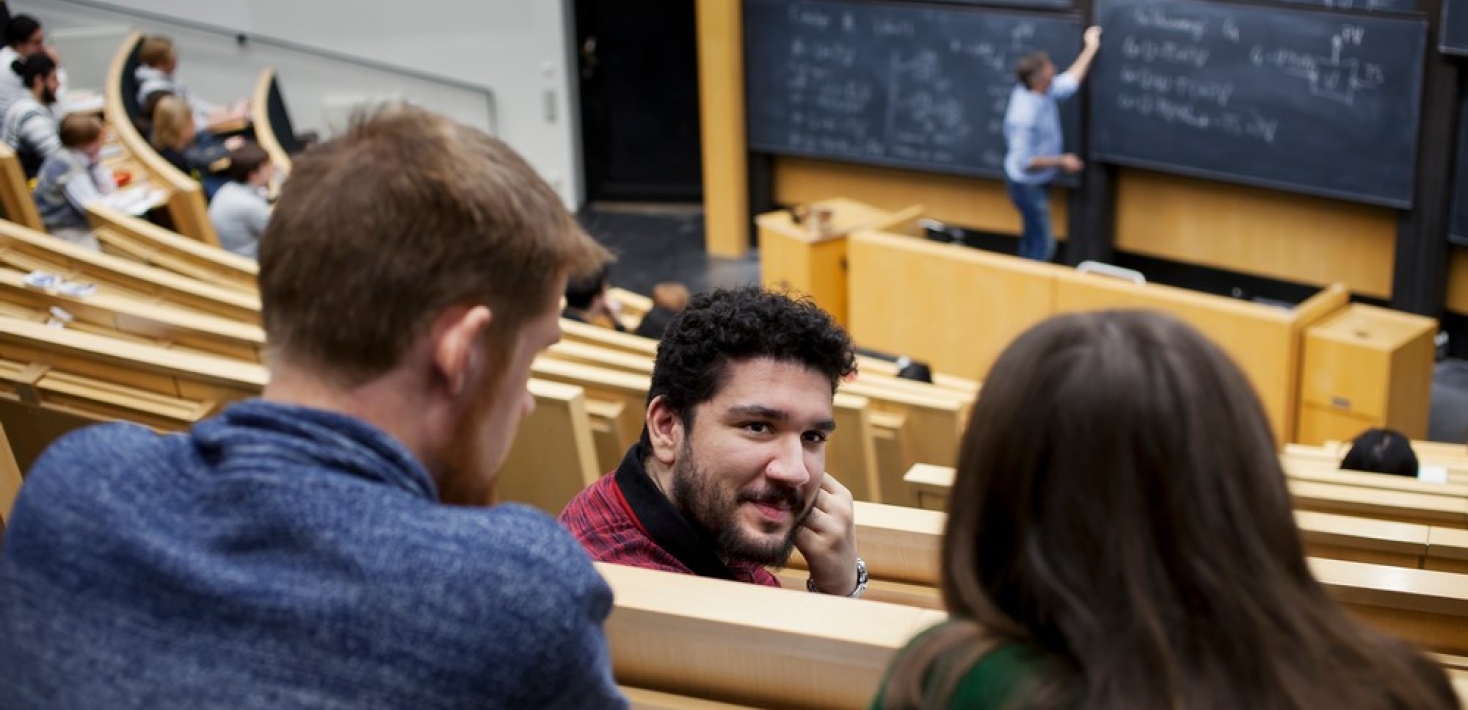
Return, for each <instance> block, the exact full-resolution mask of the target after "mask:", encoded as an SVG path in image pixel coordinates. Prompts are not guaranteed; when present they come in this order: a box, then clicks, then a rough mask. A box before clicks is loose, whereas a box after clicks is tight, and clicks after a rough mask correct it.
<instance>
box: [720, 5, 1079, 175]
mask: <svg viewBox="0 0 1468 710" xmlns="http://www.w3.org/2000/svg"><path fill="white" fill-rule="evenodd" d="M744 35H745V51H744V63H745V101H746V104H747V106H748V124H747V125H748V132H749V146H750V148H751V149H752V150H755V151H759V152H765V153H776V154H782V155H799V156H808V157H818V158H828V159H835V160H844V161H850V162H859V163H871V164H876V165H887V166H894V167H902V168H912V169H917V170H924V171H929V172H943V173H954V174H959V175H973V176H982V177H994V178H1003V177H1004V150H1005V146H1004V111H1005V109H1006V107H1007V106H1008V103H1009V95H1010V92H1011V91H1012V90H1013V88H1014V86H1015V85H1016V82H1015V79H1014V63H1015V61H1016V60H1017V59H1018V58H1019V57H1021V56H1023V55H1024V54H1027V53H1029V52H1032V51H1035V50H1037V49H1038V50H1043V51H1046V52H1048V53H1049V54H1050V58H1051V59H1052V60H1053V61H1054V62H1055V63H1056V65H1058V66H1059V67H1061V68H1062V69H1063V68H1064V67H1065V66H1066V65H1067V64H1069V62H1071V61H1072V60H1074V59H1075V57H1076V55H1077V54H1079V53H1080V47H1081V25H1080V21H1079V20H1078V19H1076V18H1073V17H1057V16H1054V15H1050V16H1046V15H1039V14H1032V13H1031V14H1027V13H1020V12H1013V11H1000V10H992V9H981V8H968V7H965V8H959V7H936V6H932V5H897V4H882V3H858V2H826V1H811V2H790V1H789V0H746V1H745V3H744ZM1079 103H1080V102H1079V101H1078V100H1076V99H1074V98H1072V99H1071V100H1069V101H1065V102H1063V103H1062V104H1061V122H1062V124H1063V127H1064V129H1065V139H1066V146H1067V147H1068V149H1071V150H1074V149H1075V147H1076V146H1077V143H1076V141H1077V139H1078V125H1079V120H1078V119H1079V105H1078V104H1079ZM1059 182H1061V184H1066V181H1063V180H1062V181H1059Z"/></svg>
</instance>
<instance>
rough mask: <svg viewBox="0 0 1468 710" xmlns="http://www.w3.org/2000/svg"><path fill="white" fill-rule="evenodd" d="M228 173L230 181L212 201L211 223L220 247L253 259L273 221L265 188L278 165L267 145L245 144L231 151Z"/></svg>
mask: <svg viewBox="0 0 1468 710" xmlns="http://www.w3.org/2000/svg"><path fill="white" fill-rule="evenodd" d="M225 173H226V174H227V175H228V176H229V182H227V183H225V184H224V185H223V186H221V187H220V188H219V191H218V192H216V193H214V199H213V200H211V201H210V202H209V222H210V223H211V224H213V225H214V233H215V234H216V235H218V236H219V245H220V246H222V247H224V248H225V249H227V250H229V251H232V252H234V253H236V254H239V255H240V256H248V257H250V258H251V259H253V258H255V254H256V252H258V251H259V249H260V237H261V235H263V234H265V226H266V225H268V224H269V223H270V202H269V201H268V200H266V198H265V188H266V186H267V185H269V184H270V178H271V177H272V176H273V175H275V166H274V165H273V164H272V163H271V162H270V154H268V153H266V152H265V149H264V148H261V147H260V146H258V145H256V144H254V143H246V144H244V145H242V146H240V147H238V148H236V149H234V150H232V151H230V152H229V168H228V169H227V170H226V171H225Z"/></svg>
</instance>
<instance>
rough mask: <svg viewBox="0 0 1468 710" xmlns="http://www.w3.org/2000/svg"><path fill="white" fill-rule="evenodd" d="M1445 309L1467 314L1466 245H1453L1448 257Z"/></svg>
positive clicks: (1467, 257) (1467, 254)
mask: <svg viewBox="0 0 1468 710" xmlns="http://www.w3.org/2000/svg"><path fill="white" fill-rule="evenodd" d="M1447 309H1448V310H1450V311H1452V312H1454V313H1462V314H1468V247H1460V246H1455V247H1453V248H1452V252H1451V255H1450V256H1449V257H1448V301H1447Z"/></svg>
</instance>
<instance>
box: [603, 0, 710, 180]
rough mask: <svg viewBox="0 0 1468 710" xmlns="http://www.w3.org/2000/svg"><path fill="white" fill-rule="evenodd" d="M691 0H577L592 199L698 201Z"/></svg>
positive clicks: (699, 171)
mask: <svg viewBox="0 0 1468 710" xmlns="http://www.w3.org/2000/svg"><path fill="white" fill-rule="evenodd" d="M696 38H697V27H696V26H695V17H694V0H576V39H577V46H578V47H579V60H578V64H579V69H580V73H581V145H582V151H583V157H584V160H585V175H586V192H587V197H588V198H589V199H591V200H599V201H637V202H701V201H702V200H703V174H702V169H703V168H702V163H703V161H702V156H701V155H700V152H701V147H700V146H699V127H698V47H697V44H696V41H697V40H696Z"/></svg>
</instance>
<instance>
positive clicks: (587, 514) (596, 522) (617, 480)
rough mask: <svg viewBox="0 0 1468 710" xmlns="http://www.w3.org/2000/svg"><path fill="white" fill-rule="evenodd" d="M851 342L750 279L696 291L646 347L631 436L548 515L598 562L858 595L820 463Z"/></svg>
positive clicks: (852, 546)
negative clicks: (791, 579) (645, 381)
mask: <svg viewBox="0 0 1468 710" xmlns="http://www.w3.org/2000/svg"><path fill="white" fill-rule="evenodd" d="M855 371H856V358H855V356H854V355H853V353H852V349H851V340H850V339H849V338H848V337H847V335H846V333H845V332H844V331H842V330H841V327H840V326H838V325H836V323H835V321H833V320H832V319H831V317H830V316H829V315H828V314H826V313H825V312H824V311H822V310H821V309H820V308H817V307H816V305H815V304H813V303H811V302H810V301H809V300H800V301H797V300H793V299H791V298H790V297H788V296H785V295H782V294H778V293H771V292H768V291H764V290H761V289H759V288H757V287H746V288H740V289H733V290H718V291H714V292H713V293H707V294H699V295H696V296H694V297H693V299H692V300H691V301H690V302H689V304H688V308H687V309H685V310H684V311H683V312H682V313H680V314H679V315H678V317H677V318H674V319H673V322H672V323H671V324H670V325H669V326H668V329H667V331H666V332H665V333H664V334H663V339H662V341H661V342H660V343H659V345H658V354H657V359H656V361H655V362H654V365H653V374H652V382H651V384H650V386H649V388H648V392H647V397H648V404H647V412H646V415H645V418H644V427H643V430H642V440H641V441H640V442H638V443H637V444H634V445H633V446H632V448H631V449H630V450H628V451H627V455H626V457H625V458H624V459H623V460H622V464H621V465H620V466H618V467H617V469H616V470H615V471H613V472H611V473H609V474H607V475H605V476H603V477H602V478H601V479H599V480H597V482H595V483H593V484H592V485H591V486H589V487H588V488H586V489H584V490H582V491H581V493H579V494H577V496H576V497H575V498H573V499H572V500H571V502H570V504H568V505H567V506H566V509H565V510H563V511H562V512H561V522H562V523H563V524H565V525H566V527H568V528H569V529H570V530H571V532H572V533H573V534H574V535H575V536H576V538H577V539H579V540H580V541H581V544H582V545H585V546H586V549H587V550H588V551H589V552H591V556H592V557H593V558H595V559H597V560H601V561H603V562H613V563H618V564H625V565H631V566H635V567H646V568H650V569H660V570H666V571H671V572H679V573H683V574H697V575H700V576H704V577H713V578H718V579H730V580H738V581H741V582H748V583H753V584H763V585H767V586H779V582H778V581H777V580H776V579H775V576H774V575H773V574H771V573H770V571H769V570H767V569H766V567H769V566H775V567H778V566H781V565H783V564H784V563H785V560H786V559H787V558H788V557H789V556H790V553H791V551H792V550H794V549H799V550H800V553H801V555H803V556H804V557H805V560H806V562H807V563H808V564H809V567H810V579H809V580H808V581H807V585H806V586H807V588H808V589H810V590H811V591H816V592H821V593H825V594H835V595H842V596H860V595H861V593H862V591H863V590H864V589H865V588H866V567H865V565H864V564H863V563H862V561H861V558H859V557H858V556H857V554H856V539H855V533H854V523H853V521H852V509H853V504H852V499H851V492H850V491H849V490H847V489H846V487H845V486H843V485H841V483H840V482H838V481H837V480H836V479H835V477H833V476H831V475H830V474H827V473H826V472H825V463H826V440H827V438H828V437H830V436H831V432H832V430H833V429H835V426H836V425H835V421H834V417H833V414H832V400H833V398H834V396H835V392H836V385H837V384H838V383H839V382H840V381H841V380H842V378H844V377H847V376H849V375H851V374H852V373H854V372H855Z"/></svg>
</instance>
